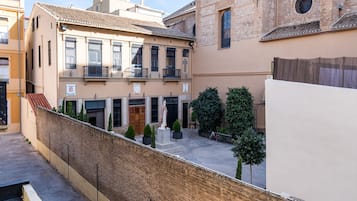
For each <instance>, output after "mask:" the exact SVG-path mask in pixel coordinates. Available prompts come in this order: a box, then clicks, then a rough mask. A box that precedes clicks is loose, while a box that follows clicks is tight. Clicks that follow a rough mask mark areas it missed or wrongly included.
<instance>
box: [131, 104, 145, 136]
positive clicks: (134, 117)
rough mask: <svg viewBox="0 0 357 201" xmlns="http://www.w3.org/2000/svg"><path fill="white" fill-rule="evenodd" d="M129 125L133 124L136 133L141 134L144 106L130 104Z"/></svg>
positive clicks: (143, 121) (142, 131) (142, 130)
mask: <svg viewBox="0 0 357 201" xmlns="http://www.w3.org/2000/svg"><path fill="white" fill-rule="evenodd" d="M129 125H131V126H133V127H134V129H135V133H136V134H143V133H144V127H145V106H130V108H129Z"/></svg>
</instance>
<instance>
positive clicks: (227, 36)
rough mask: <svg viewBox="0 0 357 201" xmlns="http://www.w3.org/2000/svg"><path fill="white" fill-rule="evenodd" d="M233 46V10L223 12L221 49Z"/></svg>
mask: <svg viewBox="0 0 357 201" xmlns="http://www.w3.org/2000/svg"><path fill="white" fill-rule="evenodd" d="M230 46H231V10H230V9H227V10H224V11H222V12H221V48H229V47H230Z"/></svg>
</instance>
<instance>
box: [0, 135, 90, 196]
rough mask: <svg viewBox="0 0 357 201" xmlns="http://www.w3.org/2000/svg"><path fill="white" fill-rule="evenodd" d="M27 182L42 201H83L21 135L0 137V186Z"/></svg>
mask: <svg viewBox="0 0 357 201" xmlns="http://www.w3.org/2000/svg"><path fill="white" fill-rule="evenodd" d="M22 181H29V182H30V184H31V185H32V186H33V188H34V189H35V191H36V192H37V193H38V195H39V196H40V198H41V199H42V200H44V201H59V200H61V201H86V200H87V199H86V198H85V197H84V196H83V195H82V194H80V193H78V192H77V191H76V190H74V189H73V187H72V186H71V185H70V184H69V182H68V181H67V180H65V178H64V177H62V175H60V174H59V173H58V172H57V171H56V170H55V169H54V168H53V167H52V166H50V165H49V164H48V163H47V161H46V160H45V159H44V158H43V157H42V156H41V155H40V154H39V153H38V152H37V151H35V150H34V148H33V147H32V146H31V145H30V144H28V143H27V142H26V141H25V138H24V136H23V135H21V134H7V135H0V186H2V185H8V184H12V183H17V182H22Z"/></svg>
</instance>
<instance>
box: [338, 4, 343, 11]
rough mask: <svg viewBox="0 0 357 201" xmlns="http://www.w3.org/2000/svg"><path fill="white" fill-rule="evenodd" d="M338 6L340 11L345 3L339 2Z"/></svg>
mask: <svg viewBox="0 0 357 201" xmlns="http://www.w3.org/2000/svg"><path fill="white" fill-rule="evenodd" d="M337 8H338V10H339V11H341V10H343V4H342V3H340V4H338V5H337Z"/></svg>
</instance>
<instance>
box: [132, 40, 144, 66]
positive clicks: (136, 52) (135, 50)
mask: <svg viewBox="0 0 357 201" xmlns="http://www.w3.org/2000/svg"><path fill="white" fill-rule="evenodd" d="M131 66H132V67H133V68H142V66H143V47H142V46H138V45H133V47H132V48H131Z"/></svg>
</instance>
